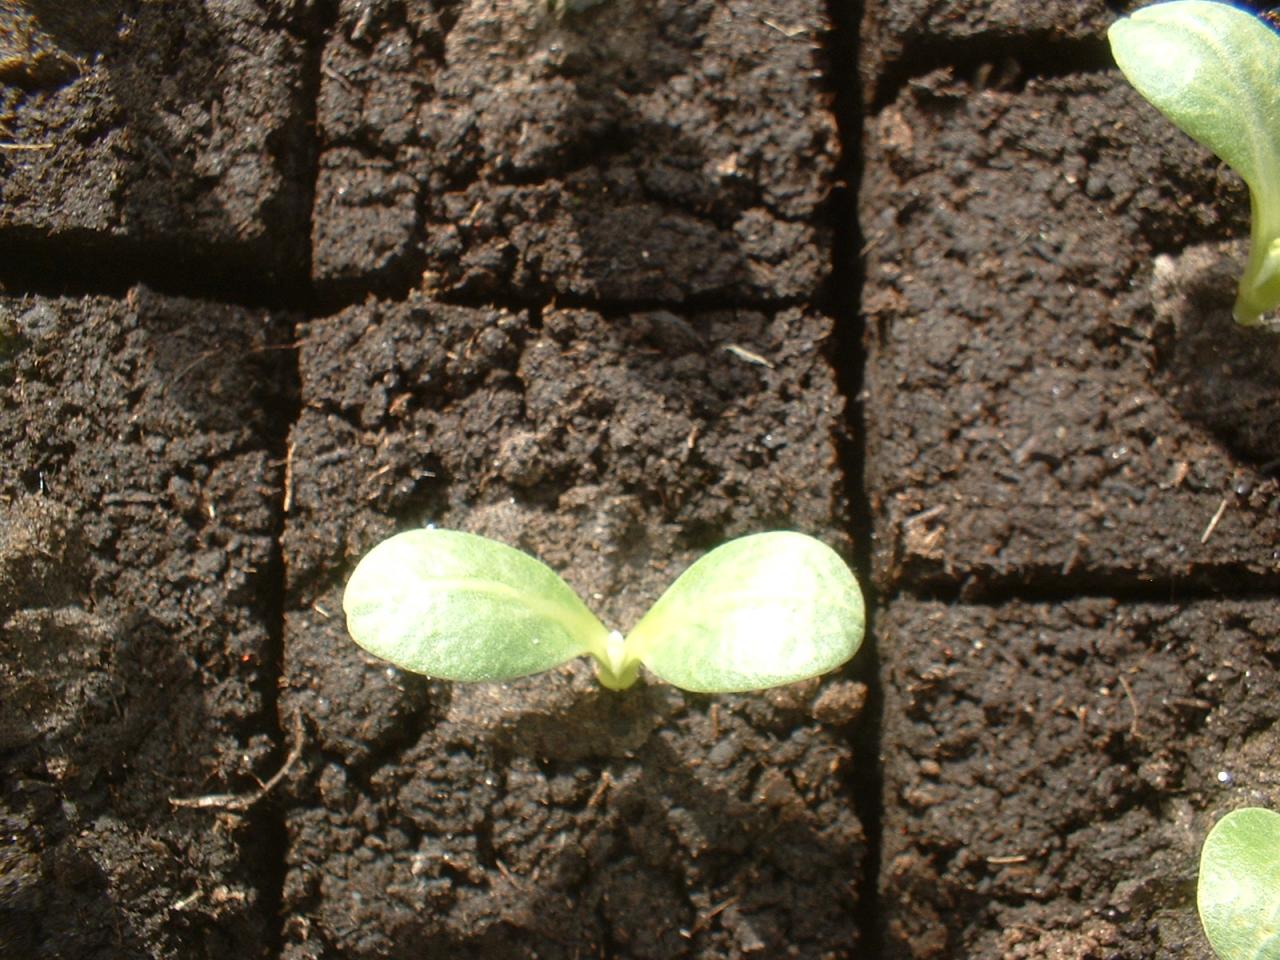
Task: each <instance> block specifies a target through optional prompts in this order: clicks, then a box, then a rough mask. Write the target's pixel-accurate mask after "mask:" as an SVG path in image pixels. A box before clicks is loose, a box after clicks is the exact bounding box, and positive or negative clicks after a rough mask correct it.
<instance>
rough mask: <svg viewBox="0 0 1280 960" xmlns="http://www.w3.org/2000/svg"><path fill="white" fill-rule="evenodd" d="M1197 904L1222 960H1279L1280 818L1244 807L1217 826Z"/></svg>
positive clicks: (1208, 843)
mask: <svg viewBox="0 0 1280 960" xmlns="http://www.w3.org/2000/svg"><path fill="white" fill-rule="evenodd" d="M1196 900H1197V902H1198V906H1199V908H1200V923H1201V924H1203V925H1204V932H1205V934H1206V935H1207V936H1208V938H1209V944H1210V946H1212V947H1213V952H1214V953H1216V954H1217V955H1218V956H1219V957H1220V958H1221V960H1280V813H1274V812H1273V811H1271V810H1263V809H1261V808H1260V807H1245V808H1244V809H1241V810H1233V811H1232V812H1231V813H1228V814H1227V815H1226V816H1225V817H1223V818H1222V819H1221V820H1219V821H1218V822H1217V823H1216V824H1215V825H1214V828H1213V829H1212V830H1210V831H1209V836H1208V837H1206V838H1205V841H1204V847H1203V848H1202V849H1201V851H1200V882H1199V886H1198V889H1197V892H1196Z"/></svg>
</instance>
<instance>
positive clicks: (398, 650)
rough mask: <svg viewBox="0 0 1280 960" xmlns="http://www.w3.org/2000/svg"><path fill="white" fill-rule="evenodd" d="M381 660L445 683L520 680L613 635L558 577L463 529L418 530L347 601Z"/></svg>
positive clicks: (356, 583) (386, 549)
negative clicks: (445, 681) (609, 633)
mask: <svg viewBox="0 0 1280 960" xmlns="http://www.w3.org/2000/svg"><path fill="white" fill-rule="evenodd" d="M342 608H343V611H344V612H345V613H346V616H347V629H348V630H349V631H350V633H351V636H352V638H353V639H354V640H355V641H356V643H358V644H359V645H360V646H361V647H363V648H364V649H366V650H368V651H369V652H370V653H372V654H373V655H374V656H378V657H382V658H383V659H385V660H390V661H391V662H392V663H394V664H396V665H397V666H399V667H403V668H404V669H406V670H411V671H413V672H415V673H422V674H426V675H427V676H431V677H438V678H440V679H444V680H511V679H514V678H516V677H523V676H528V675H529V674H533V673H540V672H542V671H543V670H549V669H551V668H552V667H556V666H559V665H560V664H562V663H564V662H566V661H567V660H571V659H573V658H574V657H577V656H581V655H582V654H585V653H594V654H597V655H599V654H600V653H601V652H602V651H603V650H604V649H605V645H606V642H607V637H608V631H607V630H605V628H604V626H603V625H602V624H601V623H600V621H599V620H598V619H596V617H595V615H594V614H593V613H592V612H591V611H590V610H588V609H587V607H586V605H585V604H583V602H582V601H581V600H580V599H579V598H578V595H577V594H576V593H574V591H573V589H572V588H571V587H570V586H569V585H568V584H567V583H565V582H564V581H563V580H562V579H560V577H559V576H558V575H557V574H556V572H555V571H554V570H552V569H551V568H550V567H548V566H547V565H546V564H544V563H542V562H541V561H539V560H535V559H534V558H533V557H531V556H529V555H528V554H525V553H521V552H520V551H519V550H516V549H514V548H513V547H508V546H506V545H505V544H502V543H498V542H497V541H495V540H489V539H487V538H485V537H479V536H476V535H474V534H470V533H462V532H460V531H457V530H409V531H406V532H404V533H400V534H397V535H396V536H394V537H391V538H390V539H388V540H384V541H383V542H382V543H380V544H378V545H377V546H376V547H374V548H373V549H372V550H371V551H369V553H368V554H366V555H365V557H364V558H363V559H362V560H361V561H360V563H359V564H358V565H357V566H356V569H355V572H354V573H352V575H351V579H350V580H349V581H348V582H347V588H346V592H345V594H344V595H343V599H342Z"/></svg>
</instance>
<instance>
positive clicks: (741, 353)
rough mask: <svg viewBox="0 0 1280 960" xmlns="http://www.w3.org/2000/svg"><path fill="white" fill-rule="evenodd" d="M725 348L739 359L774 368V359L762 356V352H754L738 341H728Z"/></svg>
mask: <svg viewBox="0 0 1280 960" xmlns="http://www.w3.org/2000/svg"><path fill="white" fill-rule="evenodd" d="M724 349H725V350H726V351H727V352H729V353H732V354H733V355H734V356H735V357H737V358H738V359H739V360H745V361H746V362H747V363H754V364H755V365H756V366H758V367H768V368H769V369H770V370H772V369H773V361H772V360H770V359H769V358H768V357H762V356H760V354H758V353H754V352H752V351H751V350H748V349H747V348H746V347H740V346H738V345H737V344H736V343H727V344H725V347H724Z"/></svg>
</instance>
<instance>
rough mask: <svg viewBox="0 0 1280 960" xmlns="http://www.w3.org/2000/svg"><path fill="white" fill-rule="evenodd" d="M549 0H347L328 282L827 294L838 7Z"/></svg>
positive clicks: (661, 297)
mask: <svg viewBox="0 0 1280 960" xmlns="http://www.w3.org/2000/svg"><path fill="white" fill-rule="evenodd" d="M549 6H550V5H549V4H548V3H546V0H517V2H512V0H470V2H467V3H463V4H460V5H456V6H452V5H450V6H441V5H432V4H428V3H424V2H412V0H410V2H388V3H381V4H355V3H351V4H342V6H341V10H340V13H339V16H338V22H337V24H336V26H335V29H334V30H333V32H332V34H331V35H330V38H329V40H328V42H327V43H326V45H325V48H324V54H323V66H322V71H321V89H320V100H319V106H318V109H317V121H318V124H319V130H318V133H319V136H320V140H321V152H320V171H319V179H318V181H317V185H316V204H315V215H314V221H313V222H314V227H313V234H312V250H313V260H312V264H313V274H314V276H315V279H316V281H317V282H318V283H319V284H320V286H321V289H324V290H329V291H336V292H342V293H348V294H350V293H352V292H354V291H358V290H362V289H367V288H368V287H369V286H370V285H371V284H373V285H375V286H378V287H380V288H382V289H396V288H397V287H403V286H405V285H413V286H421V287H422V288H423V289H424V290H427V291H429V292H431V291H434V292H436V293H437V294H442V295H454V296H456V295H460V294H462V295H466V296H468V297H471V298H474V297H477V296H482V297H485V298H487V299H493V298H498V299H502V298H511V297H516V298H519V299H521V300H523V301H527V300H529V299H530V298H538V299H540V300H544V299H545V298H546V297H547V296H549V295H555V296H570V297H573V298H575V302H581V301H582V299H583V298H589V299H590V300H593V301H595V302H599V301H633V302H634V301H641V302H653V301H673V300H675V301H679V300H684V299H687V298H689V297H699V298H702V299H703V300H711V299H716V300H718V301H724V300H725V299H726V298H727V299H731V300H734V301H737V302H743V301H748V302H752V301H768V300H773V299H776V298H779V297H783V298H790V299H798V298H806V297H807V298H810V299H812V297H813V295H814V293H815V292H816V290H817V287H818V284H819V282H820V281H821V280H822V279H823V277H825V276H826V274H827V272H828V270H829V269H830V263H831V256H830V249H829V242H830V237H829V231H828V230H827V228H826V226H825V223H824V221H823V218H822V217H821V215H820V214H821V208H822V205H823V203H824V201H825V200H826V197H827V194H828V191H830V189H831V187H832V176H833V171H834V165H835V156H836V150H837V147H836V141H835V125H834V123H833V119H832V116H831V113H830V111H829V109H828V104H826V103H825V102H824V100H825V99H826V98H825V97H824V95H823V94H822V92H821V88H820V86H819V84H820V81H821V73H820V71H821V69H822V63H821V48H820V46H819V41H820V40H821V39H822V37H823V34H824V31H825V30H826V29H827V21H826V14H825V6H826V5H825V3H823V2H822V0H798V2H797V0H786V2H783V0H768V2H763V0H762V2H752V3H733V4H726V3H719V2H713V0H656V2H648V3H630V2H627V3H612V2H611V3H605V4H602V5H596V6H593V7H591V8H590V9H589V10H585V11H582V12H579V13H575V12H572V11H569V12H565V13H564V14H563V15H558V16H557V15H549V14H548V7H549ZM564 6H566V7H569V6H572V5H570V4H566V5H564Z"/></svg>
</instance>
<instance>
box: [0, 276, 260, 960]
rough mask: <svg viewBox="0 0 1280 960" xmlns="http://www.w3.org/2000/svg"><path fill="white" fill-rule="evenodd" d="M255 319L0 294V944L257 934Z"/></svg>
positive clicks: (17, 950) (180, 304) (209, 948)
mask: <svg viewBox="0 0 1280 960" xmlns="http://www.w3.org/2000/svg"><path fill="white" fill-rule="evenodd" d="M280 329H281V328H280V324H279V323H278V322H277V321H276V320H275V319H274V318H272V317H271V316H264V315H263V314H262V313H261V312H255V311H248V310H243V309H239V308H234V307H226V306H214V305H210V304H206V303H201V302H199V301H193V300H184V299H178V298H167V297H161V296H157V295H155V294H152V293H149V292H148V291H146V290H145V289H141V288H138V289H135V290H133V291H132V292H131V293H130V295H129V297H128V298H127V299H126V300H124V301H116V300H110V299H106V298H101V297H97V298H87V299H80V300H52V299H45V298H41V297H28V298H23V299H10V298H5V299H0V381H2V382H3V400H2V401H0V447H3V449H4V450H5V457H4V459H3V462H2V463H0V635H2V636H3V639H4V642H3V644H2V645H0V702H3V704H4V712H3V715H2V720H3V723H0V770H2V771H3V772H2V774H0V784H3V787H2V788H0V824H2V826H0V831H2V832H3V836H4V840H3V847H2V848H0V953H3V954H4V955H5V956H7V957H15V958H16V957H96V956H148V957H165V958H175V960H177V958H189V957H217V956H227V955H236V956H246V957H249V956H260V955H261V954H262V951H263V950H264V949H265V947H266V944H267V937H268V933H269V931H270V929H271V924H270V916H269V914H268V913H267V910H268V909H269V906H267V905H264V903H263V900H262V884H263V873H262V871H261V870H260V869H259V866H258V864H257V862H256V861H257V859H258V858H259V857H261V850H262V845H263V844H264V843H266V842H267V836H266V834H265V833H264V830H263V824H262V823H261V822H260V821H259V820H258V819H255V816H254V815H253V811H251V810H248V811H240V812H237V811H234V810H231V809H228V808H227V807H226V806H225V805H223V804H216V803H215V804H211V805H209V806H207V807H205V808H203V809H192V808H190V807H183V806H175V805H174V804H172V803H171V800H173V799H179V800H182V799H186V798H193V797H198V796H205V795H211V794H225V793H228V792H245V793H252V792H253V791H254V790H256V788H257V785H258V782H259V778H260V779H264V780H265V779H266V778H267V777H268V776H269V775H270V774H271V773H272V772H273V770H274V768H275V766H278V763H279V761H278V759H277V758H276V757H275V756H274V754H275V749H274V745H273V741H274V740H275V739H276V737H275V735H274V733H273V731H274V727H275V718H274V715H273V714H274V710H273V707H274V675H275V671H276V669H277V667H276V663H275V660H276V652H275V651H276V648H277V647H278V637H276V638H274V639H273V637H272V634H271V631H270V628H269V624H270V623H271V607H270V605H269V603H268V602H267V600H266V590H267V588H268V587H269V585H270V583H271V582H272V571H273V568H274V569H275V570H276V571H277V572H276V573H275V577H276V578H278V576H279V574H278V561H277V560H276V545H275V544H276V539H275V538H276V532H277V528H278V521H279V516H280V514H279V490H280V474H281V465H280V463H279V461H278V460H276V459H273V454H272V447H273V444H274V445H275V446H277V447H278V446H279V441H280V438H279V437H276V438H274V440H273V437H272V427H271V425H270V422H271V419H272V415H273V413H274V412H275V407H274V405H276V404H277V403H278V400H279V395H278V392H277V388H276V386H275V385H276V384H278V383H279V382H280V376H279V360H278V357H279V356H280V354H279V352H278V351H277V350H275V349H274V338H275V336H276V335H277V334H278V333H279V332H280Z"/></svg>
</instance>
